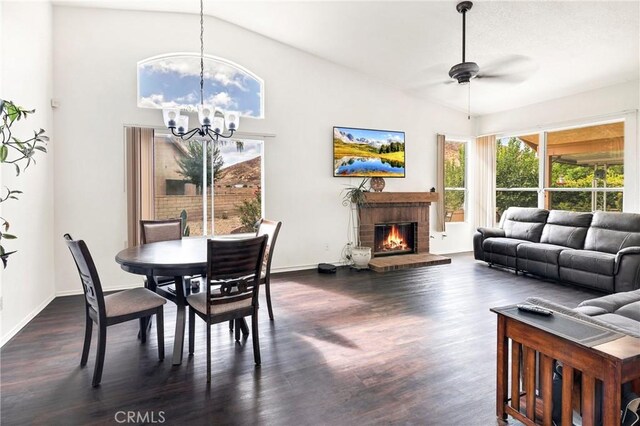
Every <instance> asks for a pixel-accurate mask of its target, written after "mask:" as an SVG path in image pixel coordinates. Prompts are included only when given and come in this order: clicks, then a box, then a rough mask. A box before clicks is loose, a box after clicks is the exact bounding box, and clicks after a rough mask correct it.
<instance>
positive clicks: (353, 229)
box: [342, 178, 371, 269]
mask: <svg viewBox="0 0 640 426" xmlns="http://www.w3.org/2000/svg"><path fill="white" fill-rule="evenodd" d="M368 182H369V178H365V179H363V180H362V182H360V184H359V185H357V186H350V187H347V188H346V189H344V190H343V191H342V205H343V206H348V207H349V242H348V243H347V250H346V258H347V260H348V261H349V262H350V263H351V264H352V266H353V267H354V268H356V269H367V268H368V267H369V266H368V265H369V261H370V260H371V247H363V246H361V245H360V216H359V214H358V206H362V205H366V204H367V198H366V193H367V192H369V190H368V189H367V183H368Z"/></svg>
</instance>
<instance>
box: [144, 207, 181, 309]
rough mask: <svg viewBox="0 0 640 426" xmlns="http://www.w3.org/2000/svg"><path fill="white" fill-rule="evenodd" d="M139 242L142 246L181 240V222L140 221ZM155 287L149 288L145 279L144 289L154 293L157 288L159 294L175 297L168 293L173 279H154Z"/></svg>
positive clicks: (172, 220)
mask: <svg viewBox="0 0 640 426" xmlns="http://www.w3.org/2000/svg"><path fill="white" fill-rule="evenodd" d="M140 237H141V238H140V242H141V243H142V244H150V243H158V242H161V241H173V240H180V239H182V220H181V219H165V220H141V221H140ZM154 280H155V286H151V287H153V288H150V286H149V283H148V282H147V280H146V278H145V287H147V288H150V290H152V291H156V290H157V289H158V287H159V288H160V289H161V293H162V294H163V295H165V296H167V297H169V298H171V297H172V296H175V294H174V293H172V292H170V291H168V288H169V286H170V285H172V284H174V277H154Z"/></svg>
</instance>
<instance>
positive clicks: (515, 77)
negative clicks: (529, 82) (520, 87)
mask: <svg viewBox="0 0 640 426" xmlns="http://www.w3.org/2000/svg"><path fill="white" fill-rule="evenodd" d="M527 77H528V76H527V75H523V74H506V73H505V74H485V73H482V74H478V75H477V76H476V78H475V79H477V80H483V81H491V82H492V83H493V82H496V83H511V84H517V83H522V82H523V81H525V80H526V79H527Z"/></svg>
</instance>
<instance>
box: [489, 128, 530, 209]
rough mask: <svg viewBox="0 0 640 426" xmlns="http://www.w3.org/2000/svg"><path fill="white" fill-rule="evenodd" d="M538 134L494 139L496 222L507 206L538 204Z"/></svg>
mask: <svg viewBox="0 0 640 426" xmlns="http://www.w3.org/2000/svg"><path fill="white" fill-rule="evenodd" d="M538 146H539V136H538V135H537V134H534V135H525V136H511V137H505V138H500V139H498V140H497V141H496V210H497V217H496V222H497V221H499V220H500V216H502V213H503V212H504V211H505V210H506V209H507V208H509V207H537V206H538V170H539V169H538V167H539V164H538V163H539V160H538Z"/></svg>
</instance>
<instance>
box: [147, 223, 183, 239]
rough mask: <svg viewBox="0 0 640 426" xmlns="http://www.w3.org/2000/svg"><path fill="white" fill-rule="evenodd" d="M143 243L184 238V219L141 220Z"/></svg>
mask: <svg viewBox="0 0 640 426" xmlns="http://www.w3.org/2000/svg"><path fill="white" fill-rule="evenodd" d="M140 236H141V243H142V244H149V243H157V242H160V241H172V240H179V239H181V238H182V219H166V220H141V221H140Z"/></svg>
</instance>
